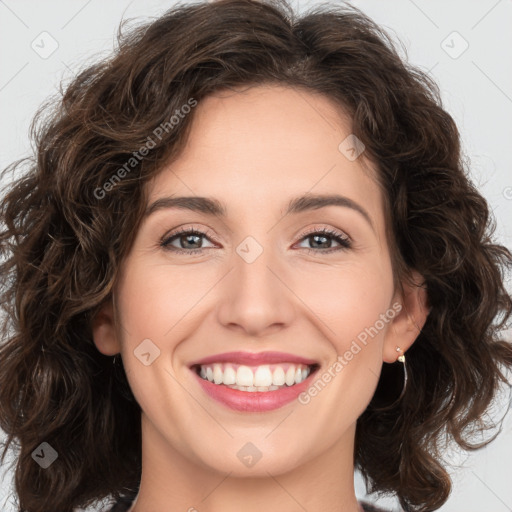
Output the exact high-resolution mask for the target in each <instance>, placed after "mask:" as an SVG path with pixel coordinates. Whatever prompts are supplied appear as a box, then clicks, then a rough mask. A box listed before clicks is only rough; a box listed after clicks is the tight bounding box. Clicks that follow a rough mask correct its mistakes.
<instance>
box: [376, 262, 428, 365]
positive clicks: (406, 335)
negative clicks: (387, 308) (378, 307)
mask: <svg viewBox="0 0 512 512" xmlns="http://www.w3.org/2000/svg"><path fill="white" fill-rule="evenodd" d="M411 278H412V279H411V280H410V281H411V282H407V281H403V282H402V287H403V293H401V294H400V296H398V297H397V301H398V302H400V304H401V309H400V312H399V313H398V314H397V315H396V316H395V318H394V319H393V321H392V323H391V325H390V328H389V329H388V331H387V333H386V337H385V340H384V346H383V360H384V361H385V362H387V363H394V362H395V361H396V360H397V358H398V356H399V355H400V352H397V347H399V348H400V349H401V350H402V352H401V353H403V354H405V353H406V352H407V350H408V349H409V347H410V346H411V345H412V344H413V343H414V341H415V340H416V338H417V337H418V335H419V334H420V332H421V329H422V328H423V326H424V325H425V322H426V321H427V317H428V314H429V313H430V307H429V306H428V294H427V287H426V285H425V281H424V278H423V276H421V275H420V274H419V273H418V272H416V271H413V272H412V273H411Z"/></svg>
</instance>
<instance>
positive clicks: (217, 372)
mask: <svg viewBox="0 0 512 512" xmlns="http://www.w3.org/2000/svg"><path fill="white" fill-rule="evenodd" d="M222 376H223V372H222V366H221V365H220V364H214V365H213V382H215V384H220V383H221V382H222Z"/></svg>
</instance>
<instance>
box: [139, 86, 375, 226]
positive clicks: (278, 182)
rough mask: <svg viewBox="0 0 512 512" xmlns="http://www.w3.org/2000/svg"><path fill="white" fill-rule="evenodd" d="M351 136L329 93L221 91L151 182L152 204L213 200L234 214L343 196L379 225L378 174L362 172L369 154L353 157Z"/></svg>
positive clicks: (201, 107)
mask: <svg viewBox="0 0 512 512" xmlns="http://www.w3.org/2000/svg"><path fill="white" fill-rule="evenodd" d="M351 137H352V135H351V121H350V119H349V118H348V116H347V115H346V114H345V113H344V112H343V110H342V109H341V107H340V106H339V105H337V104H336V103H335V102H333V101H332V100H330V99H329V98H327V97H325V96H324V95H321V94H313V93H311V92H307V91H305V90H303V89H300V90H299V89H295V88H290V87H282V86H275V85H271V86H257V87H251V88H237V89H236V90H228V91H222V92H218V93H216V94H214V95H211V96H208V97H207V98H205V99H203V100H202V101H201V102H199V104H198V105H197V106H196V107H195V112H194V119H193V123H192V127H191V130H190V135H189V138H188V140H187V144H186V147H185V148H184V150H183V151H182V153H181V154H180V155H179V157H178V158H177V159H175V160H174V161H173V162H172V163H170V164H168V165H167V166H166V167H165V168H164V169H163V170H162V172H160V173H159V174H158V175H157V176H156V177H155V178H154V179H153V180H152V181H151V182H150V183H149V201H150V202H151V201H154V200H155V199H157V198H158V197H160V196H163V195H180V196H182V195H186V196H192V195H197V196H208V197H215V198H218V199H219V200H220V201H221V202H222V203H223V204H226V206H227V210H228V211H227V213H228V215H229V214H231V213H232V214H233V215H237V214H239V213H241V212H242V210H244V211H243V213H244V214H245V213H246V211H245V210H251V209H252V211H255V212H258V211H261V210H262V209H264V210H265V211H272V210H282V209H283V207H284V206H285V204H286V202H287V200H289V199H290V198H292V197H297V196H300V195H303V194H305V193H311V194H342V195H344V196H347V197H349V198H351V199H352V200H354V201H357V202H358V203H364V204H365V208H366V209H367V210H368V211H369V213H370V216H371V217H373V218H375V221H376V222H377V220H378V218H379V217H382V198H381V192H380V188H379V187H378V185H377V183H376V180H375V179H374V177H373V176H372V174H375V169H373V168H372V167H371V164H369V163H368V162H366V165H367V166H368V167H369V168H370V171H371V172H368V170H367V169H365V168H364V167H363V165H362V161H363V158H364V151H363V153H362V154H361V155H360V156H359V157H358V158H356V159H353V158H348V157H349V156H353V154H352V155H351V154H350V153H347V151H346V148H347V145H350V143H349V142H347V141H351V140H352V139H351ZM340 144H341V146H340Z"/></svg>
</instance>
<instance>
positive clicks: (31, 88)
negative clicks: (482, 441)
mask: <svg viewBox="0 0 512 512" xmlns="http://www.w3.org/2000/svg"><path fill="white" fill-rule="evenodd" d="M291 1H292V3H293V4H294V5H296V6H297V8H298V9H299V10H303V9H305V8H307V6H308V5H313V4H315V3H317V2H315V1H314V0H312V1H310V2H304V1H301V0H291ZM174 3H175V2H173V1H171V0H169V1H156V0H155V1H142V0H141V1H137V0H134V1H132V2H128V1H126V0H115V1H109V2H106V1H105V0H88V1H87V0H81V1H70V0H66V1H64V0H61V1H55V0H52V1H44V2H43V1H36V0H31V1H26V0H25V1H23V0H21V1H15V0H0V49H1V55H0V59H1V62H0V112H1V123H0V140H1V141H2V144H1V150H0V168H2V169H3V168H4V167H5V166H7V165H8V164H9V163H10V162H12V161H13V160H15V159H18V158H21V157H23V156H25V155H26V154H27V152H28V151H30V141H29V140H28V136H27V135H28V126H29V124H30V121H31V118H32V116H33V114H34V112H35V111H36V109H37V108H38V106H39V105H40V104H41V103H42V102H43V100H44V99H45V98H47V97H48V96H49V95H53V94H55V93H57V91H58V84H59V82H60V81H62V80H63V81H64V83H67V82H68V81H69V80H70V79H71V78H72V77H73V76H74V74H75V73H76V72H77V70H78V69H79V68H82V67H83V66H84V65H85V64H86V63H92V62H93V61H94V60H95V59H96V58H97V57H100V56H102V55H105V54H108V53H109V52H110V50H111V49H112V47H113V45H114V41H115V34H116V32H117V27H118V24H119V22H120V21H121V19H122V18H124V19H126V18H135V17H136V18H138V17H141V18H146V17H155V16H158V15H159V14H161V13H162V12H163V11H164V10H167V9H168V8H170V7H172V5H173V4H174ZM351 3H352V4H353V5H356V6H357V7H359V8H361V9H362V10H363V11H364V12H366V13H367V14H369V15H370V16H371V17H372V18H374V19H375V20H376V21H377V22H378V23H379V24H381V25H382V26H384V27H385V28H386V29H388V31H390V32H391V34H392V35H395V36H396V37H399V38H400V40H401V41H403V43H404V44H405V46H406V48H407V54H408V59H409V61H410V62H411V63H413V64H415V65H417V66H419V67H421V68H422V69H424V70H428V71H429V72H430V73H431V74H432V76H433V77H434V78H435V80H436V81H437V82H438V83H439V85H440V88H441V91H442V97H443V102H444V105H445V108H446V110H448V112H449V113H450V114H451V115H452V116H453V117H454V119H455V121H456V122H457V124H458V126H459V129H460V132H461V135H462V138H463V144H464V151H465V154H466V155H467V157H468V158H469V159H470V162H471V169H472V175H473V179H474V181H475V183H476V184H477V185H478V187H479V189H480V190H481V192H482V193H483V194H484V196H485V197H486V198H487V199H488V201H489V203H490V205H491V207H492V209H493V211H494V215H495V217H496V221H497V234H498V240H499V241H500V242H501V243H503V244H505V245H507V246H508V247H511V246H512V241H511V240H512V224H511V222H510V220H509V219H511V218H512V174H511V163H512V156H511V152H510V149H511V146H512V145H511V141H512V122H511V121H512V58H511V56H512V30H511V27H512V1H511V0H499V1H497V0H473V1H467V0H466V1H463V0H456V1H455V0H451V1H448V0H444V1H443V0H414V1H413V0H397V1H382V0H354V1H352V2H351ZM191 28H192V27H191ZM44 32H47V34H49V35H47V34H44ZM454 32H456V33H454ZM52 45H53V46H55V47H56V49H55V51H54V52H53V53H51V55H48V53H50V52H51V50H52V49H53V48H52ZM57 45H58V46H57ZM466 46H467V48H466ZM45 52H46V53H45ZM507 334H508V336H509V337H510V334H511V332H510V331H508V333H507ZM508 405H509V404H508V402H504V403H502V404H501V405H500V406H498V409H499V411H500V413H501V414H499V415H498V417H501V416H502V414H503V411H504V410H505V409H506V408H507V407H508ZM447 458H448V459H449V460H451V461H452V462H453V463H454V464H457V463H461V464H463V466H464V467H463V468H460V469H457V468H453V469H452V478H453V483H454V487H453V492H452V495H451V496H450V499H449V501H448V502H447V503H446V504H445V505H444V506H443V507H442V508H441V509H440V510H442V511H443V512H456V511H457V512H460V511H464V512H482V511H483V510H485V511H486V512H506V511H511V510H512V486H511V485H510V476H511V474H512V471H511V469H512V418H511V415H510V414H509V415H508V416H507V418H506V420H505V422H504V423H503V432H502V433H501V434H500V436H499V437H498V439H497V440H496V441H494V442H493V443H491V445H489V446H488V447H487V448H485V449H482V450H479V451H478V452H476V453H473V454H471V455H469V456H468V457H467V456H462V455H460V454H457V453H450V454H447ZM6 466H7V464H5V465H4V467H3V468H2V473H3V474H2V476H3V477H4V478H3V479H2V484H0V507H1V510H5V511H6V512H11V511H13V510H14V508H13V506H12V505H11V504H10V501H11V500H10V498H9V496H10V493H11V492H12V491H11V489H10V485H11V483H12V473H10V472H6V469H7V468H6ZM356 489H357V493H358V496H359V497H363V496H364V495H365V491H364V486H363V484H362V481H361V479H360V477H359V476H358V475H356ZM370 499H371V498H370ZM4 503H5V504H4ZM380 503H381V504H382V505H385V506H388V507H389V508H390V509H393V510H399V509H398V507H397V505H396V501H395V500H393V499H385V500H381V501H380Z"/></svg>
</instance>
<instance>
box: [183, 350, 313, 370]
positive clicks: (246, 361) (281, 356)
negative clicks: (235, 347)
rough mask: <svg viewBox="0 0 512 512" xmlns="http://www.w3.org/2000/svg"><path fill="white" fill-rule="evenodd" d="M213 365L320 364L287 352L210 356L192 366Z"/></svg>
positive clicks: (232, 353)
mask: <svg viewBox="0 0 512 512" xmlns="http://www.w3.org/2000/svg"><path fill="white" fill-rule="evenodd" d="M212 363H235V364H243V365H247V366H259V365H262V364H272V363H297V364H307V365H314V364H318V363H317V361H315V360H313V359H308V358H306V357H301V356H297V355H294V354H287V353H286V352H256V353H255V352H224V353H222V354H215V355H213V356H208V357H205V358H203V359H199V360H198V361H195V362H193V363H192V364H191V365H190V366H191V367H192V366H197V365H205V364H212Z"/></svg>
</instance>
